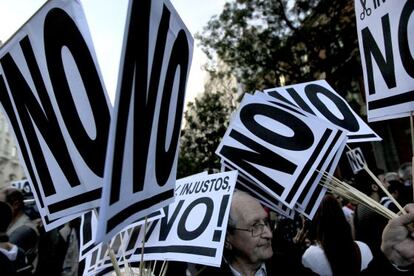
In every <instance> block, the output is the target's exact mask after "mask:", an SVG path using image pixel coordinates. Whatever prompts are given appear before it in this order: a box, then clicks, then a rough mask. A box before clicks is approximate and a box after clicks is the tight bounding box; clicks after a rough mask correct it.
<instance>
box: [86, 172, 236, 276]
mask: <svg viewBox="0 0 414 276" xmlns="http://www.w3.org/2000/svg"><path fill="white" fill-rule="evenodd" d="M236 179H237V172H236V171H229V172H223V173H218V174H212V175H208V174H206V173H202V174H197V175H193V176H189V177H186V178H183V179H180V180H178V181H177V183H176V187H175V197H176V199H175V202H174V203H172V204H170V205H168V206H167V207H164V208H163V209H162V210H163V213H164V214H165V216H163V217H162V218H160V219H158V220H153V221H152V222H150V223H148V225H147V227H144V226H143V225H142V224H140V225H134V226H128V227H127V228H126V229H124V230H123V231H121V232H120V233H119V234H118V235H116V236H115V237H114V238H113V239H112V240H111V242H110V245H111V247H112V249H113V250H114V252H115V255H116V256H117V260H118V263H119V264H120V265H122V264H123V262H124V261H128V262H129V263H133V262H140V261H141V252H142V246H143V244H144V250H143V251H144V256H143V259H144V260H145V261H149V260H175V261H183V262H193V263H197V264H205V265H211V266H220V264H221V261H222V253H223V246H224V240H225V235H226V228H227V221H228V216H229V212H230V205H231V200H232V196H233V190H234V187H235V184H236ZM92 229H93V227H92ZM82 243H84V242H82ZM84 244H85V245H87V243H84ZM85 248H86V247H85ZM107 250H108V248H107V247H106V246H104V245H100V246H99V247H98V248H95V249H93V250H92V251H89V252H88V253H87V254H86V255H85V257H86V259H85V260H86V267H85V274H84V275H91V274H93V273H97V272H98V271H100V270H102V269H104V268H106V267H109V266H112V264H111V260H110V258H109V256H108V253H107Z"/></svg>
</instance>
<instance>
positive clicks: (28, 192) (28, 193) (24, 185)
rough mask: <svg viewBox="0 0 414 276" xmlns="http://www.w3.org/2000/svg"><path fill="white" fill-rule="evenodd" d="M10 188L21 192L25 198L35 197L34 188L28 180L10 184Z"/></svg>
mask: <svg viewBox="0 0 414 276" xmlns="http://www.w3.org/2000/svg"><path fill="white" fill-rule="evenodd" d="M10 186H11V187H14V188H16V189H19V190H21V191H22V193H23V195H24V197H25V198H32V197H33V192H32V187H31V185H30V183H29V180H27V179H24V180H17V181H13V182H10Z"/></svg>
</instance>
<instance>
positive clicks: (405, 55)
mask: <svg viewBox="0 0 414 276" xmlns="http://www.w3.org/2000/svg"><path fill="white" fill-rule="evenodd" d="M355 15H356V20H357V31H358V41H359V49H360V50H359V52H360V54H361V63H362V70H363V74H364V87H365V97H366V101H367V113H368V121H370V122H374V121H381V120H388V119H394V118H401V117H406V116H410V114H411V112H412V111H414V2H413V1H412V0H399V1H395V0H394V1H393V0H382V1H378V0H373V1H366V0H364V1H363V0H355Z"/></svg>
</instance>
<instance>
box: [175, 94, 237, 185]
mask: <svg viewBox="0 0 414 276" xmlns="http://www.w3.org/2000/svg"><path fill="white" fill-rule="evenodd" d="M232 109H233V108H232V105H231V99H230V98H229V96H228V95H227V94H225V93H223V92H220V91H217V92H211V91H206V92H204V93H203V94H202V95H201V96H200V97H198V98H196V99H195V101H194V102H190V103H189V104H188V108H187V111H186V112H185V114H184V117H185V127H184V129H183V131H182V135H181V139H180V142H181V145H180V154H179V159H178V172H177V173H178V175H177V176H178V178H181V177H184V176H188V175H191V174H195V173H199V172H202V171H209V172H210V173H211V172H217V171H218V170H219V169H220V159H219V158H218V156H216V155H215V151H216V149H217V147H218V145H219V143H220V141H221V139H222V137H223V136H224V133H225V132H226V129H227V126H228V122H229V117H230V113H231V111H232Z"/></svg>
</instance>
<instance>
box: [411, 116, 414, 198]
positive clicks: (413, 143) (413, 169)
mask: <svg viewBox="0 0 414 276" xmlns="http://www.w3.org/2000/svg"><path fill="white" fill-rule="evenodd" d="M410 130H411V154H412V157H411V182H412V185H413V202H414V178H413V173H414V127H413V111H411V114H410Z"/></svg>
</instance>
